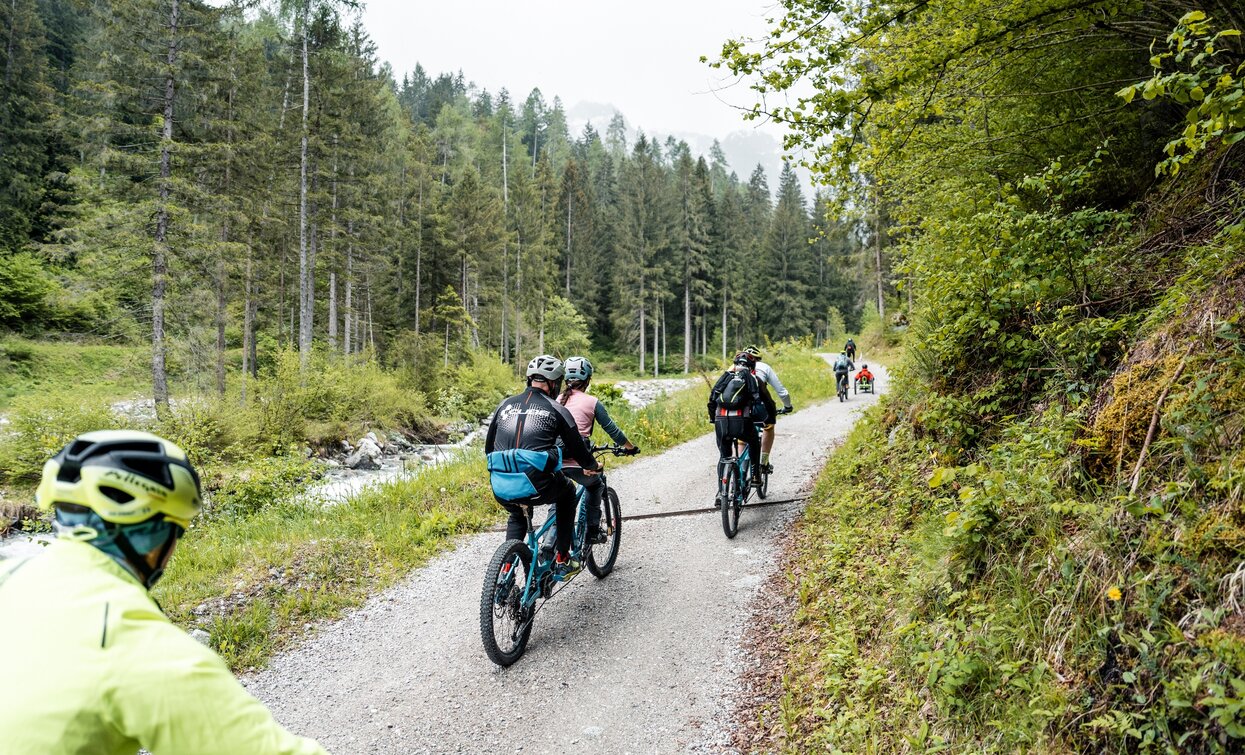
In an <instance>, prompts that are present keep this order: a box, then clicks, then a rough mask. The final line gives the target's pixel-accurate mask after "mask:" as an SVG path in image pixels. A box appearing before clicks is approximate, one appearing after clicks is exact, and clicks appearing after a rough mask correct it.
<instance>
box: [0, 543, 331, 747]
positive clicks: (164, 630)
mask: <svg viewBox="0 0 1245 755" xmlns="http://www.w3.org/2000/svg"><path fill="white" fill-rule="evenodd" d="M0 648H5V656H6V658H5V669H4V677H5V679H4V683H3V684H0V755H18V754H20V755H28V754H29V755H34V754H35V753H38V755H69V754H70V753H74V754H75V755H76V754H78V753H81V754H83V755H85V754H86V753H92V755H95V754H96V753H98V754H99V755H112V754H113V753H126V754H127V755H133V753H136V752H137V751H138V749H139V747H145V748H147V749H148V750H150V751H151V752H152V753H153V755H165V754H166V753H170V754H171V753H194V754H195V755H211V754H213V753H221V755H225V754H226V753H227V754H228V755H238V754H239V753H254V754H255V755H266V754H268V753H291V754H295V753H297V754H300V755H301V754H302V753H324V752H325V750H324V749H323V748H322V747H320V746H319V745H318V744H316V743H315V742H313V741H312V740H309V739H303V738H302V737H296V736H294V735H293V734H290V733H289V732H288V731H286V730H285V729H283V728H282V727H281V726H280V725H279V724H278V723H277V722H276V721H275V720H273V717H272V714H270V713H269V712H268V710H267V708H265V707H264V706H263V705H262V704H261V703H260V702H259V701H258V700H256V699H255V698H254V697H252V696H251V695H250V694H249V693H248V692H247V691H246V690H245V689H243V687H242V685H241V684H239V683H238V681H237V680H236V679H235V678H234V676H233V674H232V673H230V671H229V669H228V667H226V666H225V663H224V661H222V660H221V659H220V656H218V655H216V654H215V653H213V652H212V651H211V650H209V649H208V648H206V647H204V646H202V645H200V644H199V643H198V642H196V641H195V640H193V639H191V637H190V636H189V635H188V634H186V633H185V632H183V631H182V630H181V629H179V628H177V627H176V626H174V625H173V623H172V622H170V621H169V620H168V618H167V617H165V615H164V614H163V613H162V612H161V611H160V609H159V607H158V606H157V605H156V603H155V601H153V600H152V599H151V597H150V596H149V595H148V594H147V591H146V590H145V589H144V588H143V587H142V586H141V585H140V584H139V583H138V581H137V580H136V579H134V577H133V576H131V575H130V573H129V572H127V571H126V570H125V569H124V568H122V567H121V566H120V565H119V564H117V563H116V562H114V561H113V560H112V559H111V558H109V557H108V556H107V555H106V554H104V553H102V552H101V551H99V550H98V549H97V548H95V547H94V546H91V545H87V544H84V543H78V542H72V541H65V540H58V541H55V542H53V543H52V544H51V545H49V546H48V548H47V550H46V551H45V552H43V553H41V554H39V555H37V556H35V557H33V558H30V559H27V560H24V561H3V562H0Z"/></svg>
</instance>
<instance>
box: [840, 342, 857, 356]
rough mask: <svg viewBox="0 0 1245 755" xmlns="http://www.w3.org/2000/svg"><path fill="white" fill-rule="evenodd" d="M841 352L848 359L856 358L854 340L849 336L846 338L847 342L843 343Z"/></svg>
mask: <svg viewBox="0 0 1245 755" xmlns="http://www.w3.org/2000/svg"><path fill="white" fill-rule="evenodd" d="M843 353H844V354H846V355H847V358H848V359H855V358H856V342H855V341H853V340H852V339H850V338H849V339H847V343H845V344H843Z"/></svg>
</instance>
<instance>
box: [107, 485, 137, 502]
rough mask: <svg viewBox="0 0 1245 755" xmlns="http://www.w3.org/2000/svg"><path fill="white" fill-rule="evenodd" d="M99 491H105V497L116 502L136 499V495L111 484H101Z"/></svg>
mask: <svg viewBox="0 0 1245 755" xmlns="http://www.w3.org/2000/svg"><path fill="white" fill-rule="evenodd" d="M99 492H101V493H103V494H104V496H105V497H107V498H108V499H109V500H111V501H113V502H115V503H129V502H130V501H132V500H134V496H132V495H130V494H129V493H127V492H125V491H124V490H119V489H117V488H114V487H112V486H110V485H100V486H99Z"/></svg>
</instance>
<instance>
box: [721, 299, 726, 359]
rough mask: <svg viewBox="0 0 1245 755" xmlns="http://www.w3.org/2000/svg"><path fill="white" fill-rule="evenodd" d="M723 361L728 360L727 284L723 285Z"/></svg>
mask: <svg viewBox="0 0 1245 755" xmlns="http://www.w3.org/2000/svg"><path fill="white" fill-rule="evenodd" d="M722 361H726V286H723V287H722Z"/></svg>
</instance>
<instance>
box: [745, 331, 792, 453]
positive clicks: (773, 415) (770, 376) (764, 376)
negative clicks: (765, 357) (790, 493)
mask: <svg viewBox="0 0 1245 755" xmlns="http://www.w3.org/2000/svg"><path fill="white" fill-rule="evenodd" d="M744 353H746V354H748V355H750V356H752V357H753V358H755V359H756V360H757V361H756V367H755V368H754V369H753V373H752V374H754V375H756V377H757V382H758V383H760V388H761V403H762V404H764V405H765V411H766V413H767V414H768V416H767V417H766V418H765V422H764V425H765V427H764V429H763V430H762V432H761V466H762V467H764V468H765V471H766V472H768V473H772V472H773V471H774V467H773V465H771V464H770V463H769V455H770V451H772V450H773V448H774V422H775V420H776V419H777V417H778V407H777V405H775V404H774V397H773V396H772V395H770V392H769V389H770V387H773V389H774V392H775V393H777V394H778V398H780V399H782V406H783V414H786V413H788V412H790V411H791V394H790V393H788V392H787V389H786V387H785V386H784V385H783V384H782V381H781V380H779V379H778V373H777V372H775V371H774V368H773V367H770V366H769V365H768V364H766V363H765V362H762V361H761V350H760V349H758V348H757V347H756V346H749V347H748V348H746V349H744Z"/></svg>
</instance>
